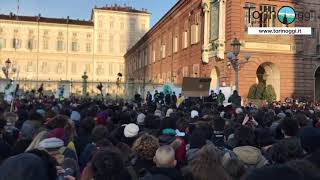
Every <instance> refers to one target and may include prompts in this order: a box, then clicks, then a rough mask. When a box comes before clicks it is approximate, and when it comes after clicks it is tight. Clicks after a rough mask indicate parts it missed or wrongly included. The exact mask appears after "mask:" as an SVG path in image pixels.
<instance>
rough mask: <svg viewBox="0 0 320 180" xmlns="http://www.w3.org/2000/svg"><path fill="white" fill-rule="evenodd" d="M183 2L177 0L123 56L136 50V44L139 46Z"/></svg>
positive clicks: (182, 0) (183, 0)
mask: <svg viewBox="0 0 320 180" xmlns="http://www.w3.org/2000/svg"><path fill="white" fill-rule="evenodd" d="M184 2H185V0H179V1H178V2H177V3H176V4H175V5H173V7H172V8H171V9H170V10H169V11H168V12H166V14H165V15H164V16H162V18H161V19H160V20H159V21H158V22H157V23H156V24H155V25H154V26H152V28H151V29H150V30H149V31H148V32H147V33H146V34H145V35H144V36H142V37H141V38H140V40H139V41H138V42H137V43H136V44H135V45H133V46H132V47H131V48H130V49H129V50H128V51H127V52H126V54H125V55H124V56H126V55H127V54H129V53H130V52H131V51H132V49H134V48H136V46H137V45H138V44H140V42H141V41H142V40H144V39H145V38H146V37H148V36H149V34H150V33H152V32H153V31H154V30H155V29H156V28H157V27H158V26H159V25H160V24H161V23H162V22H163V21H165V19H167V18H168V16H169V15H170V14H172V13H173V12H174V10H175V9H177V8H178V7H179V5H181V4H182V3H184Z"/></svg>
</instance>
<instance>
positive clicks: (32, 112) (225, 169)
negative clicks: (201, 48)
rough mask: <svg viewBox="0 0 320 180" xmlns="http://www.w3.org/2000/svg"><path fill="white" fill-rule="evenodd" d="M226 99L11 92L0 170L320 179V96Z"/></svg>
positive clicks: (99, 177) (156, 178)
mask: <svg viewBox="0 0 320 180" xmlns="http://www.w3.org/2000/svg"><path fill="white" fill-rule="evenodd" d="M225 99H226V98H225V96H224V95H223V93H222V92H219V93H218V94H214V93H212V94H211V95H210V96H209V97H206V98H203V99H200V98H185V97H183V96H181V94H179V95H176V94H174V93H172V94H165V93H162V92H154V95H152V94H151V93H150V92H148V93H147V95H146V98H145V99H142V98H141V96H140V95H139V94H136V95H135V96H134V100H133V101H131V102H129V101H124V100H117V101H115V100H108V101H106V100H94V99H90V98H81V99H78V98H73V97H71V98H70V99H63V100H57V99H55V98H54V97H41V98H35V97H26V98H17V99H16V100H15V102H14V103H13V106H14V108H12V107H11V105H10V104H6V103H5V102H2V103H0V115H1V116H0V180H64V179H65V180H138V179H141V180H242V179H244V180H264V179H267V180H271V179H274V180H276V179H284V180H285V179H290V180H309V179H310V180H317V179H318V180H319V179H320V129H319V128H320V106H318V105H317V104H313V103H300V102H296V101H285V102H274V103H265V104H263V105H262V106H260V107H258V106H256V105H254V104H252V103H248V104H247V105H244V106H241V97H240V96H239V95H238V94H237V92H234V94H232V96H231V97H230V98H228V100H227V101H229V102H230V103H228V104H225V103H223V102H224V101H225ZM11 110H13V111H12V112H11Z"/></svg>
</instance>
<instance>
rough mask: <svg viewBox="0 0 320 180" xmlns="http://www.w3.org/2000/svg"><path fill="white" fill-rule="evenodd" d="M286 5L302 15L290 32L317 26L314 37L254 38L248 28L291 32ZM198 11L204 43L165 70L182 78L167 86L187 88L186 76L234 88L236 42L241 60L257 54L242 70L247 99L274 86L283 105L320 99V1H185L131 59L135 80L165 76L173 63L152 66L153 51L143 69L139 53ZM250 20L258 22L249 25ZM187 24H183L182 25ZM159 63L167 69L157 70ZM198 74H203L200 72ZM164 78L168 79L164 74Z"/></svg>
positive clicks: (242, 88) (135, 49) (241, 88)
mask: <svg viewBox="0 0 320 180" xmlns="http://www.w3.org/2000/svg"><path fill="white" fill-rule="evenodd" d="M182 6H183V7H185V9H186V12H187V13H186V14H184V12H185V11H181V10H180V11H174V10H175V9H177V8H182ZM283 6H291V7H293V8H294V9H295V11H296V20H295V21H294V23H292V24H290V25H288V27H311V28H312V35H310V36H275V35H268V36H262V35H248V32H247V31H248V27H285V26H286V25H283V24H282V23H281V22H280V21H279V20H278V18H277V15H276V14H277V12H278V10H279V9H280V8H281V7H283ZM248 7H250V8H251V12H252V11H258V12H259V17H258V18H257V17H256V18H253V17H252V16H253V15H252V13H249V12H248ZM194 9H197V11H198V12H199V14H200V16H199V17H200V18H199V19H200V20H199V33H200V37H199V39H200V42H199V43H198V44H197V45H196V46H192V43H191V40H190V44H191V45H190V48H187V49H184V48H181V47H183V44H180V46H179V47H180V48H181V49H179V51H178V54H180V53H181V54H183V53H184V52H188V54H187V55H186V56H184V58H181V59H178V58H173V61H172V62H175V64H173V63H172V64H173V67H171V69H167V68H166V69H165V70H166V71H169V70H170V71H171V72H173V73H175V74H173V75H172V77H176V78H177V79H172V80H171V81H169V80H167V82H168V81H169V82H173V83H174V84H176V85H181V80H182V77H183V76H195V74H196V75H197V76H200V77H210V78H211V79H212V81H211V89H216V88H217V87H222V86H228V87H233V88H234V87H235V77H234V76H235V74H234V70H233V68H232V65H231V64H230V61H229V60H228V58H227V53H228V52H231V51H232V47H231V42H232V40H233V39H234V38H237V39H239V40H240V42H241V51H240V54H239V56H238V58H239V60H244V55H245V54H246V53H250V54H251V58H250V60H249V62H248V63H246V64H243V65H241V66H240V70H239V93H240V95H241V96H242V97H243V99H245V98H246V97H247V94H248V90H249V88H250V87H251V86H252V85H253V84H255V83H259V82H264V83H266V84H267V85H272V86H273V87H274V89H275V92H276V94H277V99H278V100H283V99H284V98H286V97H304V98H307V99H310V100H313V99H316V100H319V99H320V70H319V69H320V68H319V65H320V60H319V57H320V56H319V55H320V45H319V44H320V36H319V28H320V27H319V24H318V23H317V22H319V20H320V19H319V18H320V14H319V13H318V12H319V11H318V10H319V9H320V3H319V2H318V1H317V0H301V1H296V0H288V1H280V0H274V1H268V2H266V1H264V0H180V1H178V3H177V4H176V5H175V6H174V7H173V8H172V9H171V10H170V11H169V12H168V13H167V15H166V16H164V17H163V19H162V21H160V22H159V23H158V24H157V25H158V26H156V27H154V28H152V29H151V31H149V32H148V33H147V35H149V36H147V37H144V38H145V40H141V41H139V42H138V43H137V44H136V45H135V46H134V47H133V48H132V49H131V50H129V51H128V52H127V54H126V55H125V57H126V64H127V69H126V70H127V72H128V75H129V77H133V78H134V79H141V77H146V78H143V79H150V78H151V79H154V78H152V77H154V76H156V77H159V76H158V75H157V74H159V71H160V74H161V73H162V74H163V73H164V72H163V70H162V67H163V66H165V67H167V66H168V64H170V61H169V63H168V62H167V61H166V59H161V58H160V59H159V58H158V61H156V62H154V63H152V57H153V56H152V51H150V50H149V51H148V52H149V53H151V56H149V59H147V61H148V62H149V64H147V65H145V66H142V68H141V66H139V62H140V61H143V59H142V60H140V59H141V56H139V53H138V52H141V49H147V50H148V48H149V49H150V47H151V49H152V46H150V45H147V46H146V47H147V48H144V47H145V46H142V44H143V42H145V41H150V39H154V38H152V37H154V36H155V37H157V36H156V35H154V34H155V33H154V32H155V29H158V30H157V31H159V32H161V31H166V30H167V29H169V28H167V27H165V26H164V24H165V23H164V22H163V21H164V19H166V20H167V21H169V22H171V21H173V20H172V19H174V17H181V18H189V17H192V14H193V13H192V11H195V10H194ZM190 12H191V13H190ZM263 12H267V13H263ZM268 12H273V13H268ZM190 15H191V16H190ZM249 16H250V17H249ZM249 18H251V19H254V20H253V21H250V22H249V21H248V19H249ZM182 22H183V21H179V22H177V24H180V23H182ZM179 27H180V26H179ZM187 29H188V31H187V32H188V33H187V34H188V35H187V36H189V37H190V38H191V36H192V35H191V34H192V33H191V31H192V30H193V29H192V21H191V23H190V26H189V27H187ZM179 34H181V32H180V33H179ZM159 37H160V36H158V37H157V38H159ZM183 37H184V36H183V33H182V37H181V35H180V36H179V39H178V42H181V43H182V42H183ZM169 38H170V39H171V42H174V41H175V39H174V37H169ZM190 38H189V39H190ZM160 44H161V43H160ZM151 45H152V44H151ZM192 48H194V50H192ZM157 52H158V53H159V54H161V48H159V46H158V47H156V55H157ZM156 57H157V56H156ZM175 60H176V61H175ZM150 62H151V63H150ZM185 63H187V64H188V73H185V72H187V70H186V69H187V68H183V67H184V65H185ZM156 64H160V65H162V66H155V65H156ZM193 64H198V67H197V66H195V67H196V68H191V66H192V65H193ZM139 67H140V68H139ZM152 67H155V68H152ZM160 67H161V68H160ZM181 67H182V69H181ZM169 68H170V67H169ZM180 69H181V70H180ZM197 69H198V71H196V70H197ZM190 70H191V71H190ZM193 70H195V71H193ZM144 72H147V73H144ZM179 72H182V73H179ZM196 72H198V73H196ZM161 77H167V76H164V75H162V76H161V75H160V78H161ZM156 79H159V78H156ZM162 79H163V78H162ZM162 79H161V80H162ZM161 82H165V81H163V80H162V81H161Z"/></svg>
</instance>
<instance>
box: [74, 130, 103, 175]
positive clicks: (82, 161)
mask: <svg viewBox="0 0 320 180" xmlns="http://www.w3.org/2000/svg"><path fill="white" fill-rule="evenodd" d="M108 137H109V131H108V129H107V128H106V127H105V126H102V125H98V126H96V127H95V128H94V129H93V130H92V133H91V136H90V143H88V144H87V145H86V147H85V148H84V150H83V151H82V152H81V154H80V157H79V165H80V169H83V168H84V167H85V166H86V165H87V163H88V162H89V161H90V159H91V158H92V156H93V154H94V152H95V151H96V150H97V148H98V147H97V144H98V143H99V142H101V141H103V140H104V139H107V138H108Z"/></svg>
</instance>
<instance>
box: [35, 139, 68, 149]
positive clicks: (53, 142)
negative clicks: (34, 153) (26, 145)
mask: <svg viewBox="0 0 320 180" xmlns="http://www.w3.org/2000/svg"><path fill="white" fill-rule="evenodd" d="M62 146H64V143H63V141H62V140H61V139H58V138H47V139H44V140H42V141H41V142H40V143H39V148H41V149H54V148H60V147H62Z"/></svg>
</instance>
